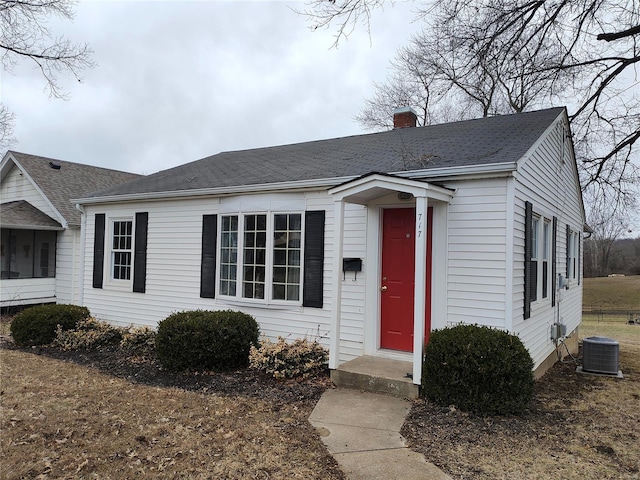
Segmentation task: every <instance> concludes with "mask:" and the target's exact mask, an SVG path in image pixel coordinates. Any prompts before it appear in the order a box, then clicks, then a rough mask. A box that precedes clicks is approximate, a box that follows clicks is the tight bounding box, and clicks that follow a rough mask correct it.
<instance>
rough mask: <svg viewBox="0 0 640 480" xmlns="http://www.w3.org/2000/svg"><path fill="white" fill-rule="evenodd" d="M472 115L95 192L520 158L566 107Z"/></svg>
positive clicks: (194, 166)
mask: <svg viewBox="0 0 640 480" xmlns="http://www.w3.org/2000/svg"><path fill="white" fill-rule="evenodd" d="M563 110H564V109H563V108H551V109H547V110H539V111H535V112H526V113H519V114H514V115H504V116H496V117H489V118H482V119H476V120H467V121H461V122H454V123H446V124H440V125H431V126H426V127H417V128H404V129H398V130H391V131H387V132H381V133H373V134H367V135H356V136H351V137H343V138H335V139H330V140H319V141H313V142H305V143H297V144H293V145H283V146H278V147H267V148H257V149H253V150H242V151H235V152H223V153H219V154H217V155H213V156H211V157H207V158H203V159H201V160H197V161H195V162H191V163H187V164H185V165H181V166H178V167H175V168H171V169H169V170H164V171H160V172H158V173H155V174H152V175H148V176H146V177H144V178H140V179H138V180H135V181H133V182H131V183H128V184H126V185H121V186H118V187H115V188H112V189H108V190H104V191H101V192H95V193H93V194H91V197H102V196H112V195H116V196H117V195H131V194H148V193H155V192H158V193H160V192H177V191H187V190H196V189H209V188H221V187H234V186H243V185H260V184H269V183H277V182H294V181H301V180H319V179H328V178H344V177H350V176H360V175H364V174H367V173H370V172H382V173H391V172H401V171H411V170H425V169H434V168H446V167H464V166H473V165H490V164H499V163H505V162H516V161H517V160H518V159H520V158H521V157H522V156H523V155H524V154H525V153H526V152H527V150H528V149H529V148H530V147H531V146H532V145H533V144H534V143H535V141H536V140H537V139H538V138H539V137H540V136H541V135H542V133H543V132H544V131H545V129H546V128H547V127H548V126H549V125H550V124H551V123H552V122H553V121H554V120H555V119H556V118H557V117H558V116H559V115H560V114H561V113H562V112H563Z"/></svg>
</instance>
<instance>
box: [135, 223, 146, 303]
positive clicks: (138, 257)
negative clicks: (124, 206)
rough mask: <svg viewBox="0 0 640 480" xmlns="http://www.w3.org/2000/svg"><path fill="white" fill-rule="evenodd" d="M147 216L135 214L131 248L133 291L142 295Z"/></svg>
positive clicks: (144, 280)
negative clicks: (133, 236) (134, 229)
mask: <svg viewBox="0 0 640 480" xmlns="http://www.w3.org/2000/svg"><path fill="white" fill-rule="evenodd" d="M148 225H149V214H148V213H147V212H137V213H136V231H135V238H134V248H133V291H134V292H138V293H144V292H145V289H146V283H147V227H148Z"/></svg>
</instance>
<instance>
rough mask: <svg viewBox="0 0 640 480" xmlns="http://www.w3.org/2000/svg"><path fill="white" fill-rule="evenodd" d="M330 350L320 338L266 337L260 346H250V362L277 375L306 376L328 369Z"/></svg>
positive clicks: (279, 376)
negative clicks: (273, 338) (311, 339)
mask: <svg viewBox="0 0 640 480" xmlns="http://www.w3.org/2000/svg"><path fill="white" fill-rule="evenodd" d="M328 361H329V351H328V350H327V349H325V348H324V347H323V346H322V345H320V344H319V343H318V342H317V341H313V342H310V341H309V340H307V339H306V338H298V339H296V340H294V341H293V342H290V343H289V342H287V341H286V340H285V339H284V338H283V337H278V341H277V342H275V343H274V342H272V341H270V340H269V339H264V340H262V341H261V342H260V347H259V348H257V347H256V346H255V345H252V346H251V350H250V351H249V366H250V367H251V368H255V369H257V370H260V371H262V372H265V373H268V374H269V375H273V376H274V377H275V378H278V379H283V378H294V377H302V378H307V377H310V376H312V375H316V374H318V373H319V372H321V371H322V370H324V369H325V367H326V365H327V362H328Z"/></svg>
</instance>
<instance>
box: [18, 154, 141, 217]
mask: <svg viewBox="0 0 640 480" xmlns="http://www.w3.org/2000/svg"><path fill="white" fill-rule="evenodd" d="M11 154H12V155H13V157H14V158H15V159H16V160H17V161H18V162H19V163H20V165H22V167H23V168H24V169H25V170H26V172H27V174H28V175H29V176H30V177H31V178H32V179H33V180H34V182H36V184H37V185H38V186H39V187H40V189H41V190H42V192H43V193H44V194H45V196H46V197H47V198H48V199H49V201H50V202H51V203H52V204H53V206H54V207H55V208H56V209H57V210H58V211H59V212H60V214H61V215H62V216H63V217H64V218H65V220H66V221H67V223H68V224H69V225H76V226H77V225H80V212H79V211H78V210H77V209H76V208H75V205H74V204H73V203H71V201H70V200H71V199H72V198H79V197H82V196H85V195H88V194H90V193H91V192H94V191H96V190H104V189H105V188H111V187H114V186H116V185H121V184H123V183H125V182H129V181H131V180H135V179H137V178H140V177H141V175H136V174H133V173H127V172H121V171H118V170H110V169H108V168H100V167H94V166H91V165H83V164H81V163H73V162H65V161H63V160H57V159H52V158H47V157H39V156H36V155H29V154H26V153H20V152H13V151H12V152H11ZM50 162H51V163H53V164H54V165H59V166H60V168H59V169H55V168H51V166H50V165H49V163H50Z"/></svg>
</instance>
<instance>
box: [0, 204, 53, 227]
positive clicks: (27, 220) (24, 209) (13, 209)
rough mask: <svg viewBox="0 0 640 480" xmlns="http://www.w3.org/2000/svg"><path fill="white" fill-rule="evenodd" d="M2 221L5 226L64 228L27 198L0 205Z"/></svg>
mask: <svg viewBox="0 0 640 480" xmlns="http://www.w3.org/2000/svg"><path fill="white" fill-rule="evenodd" d="M0 223H1V224H2V227H3V228H22V229H24V228H29V229H33V230H62V225H60V223H59V222H56V221H55V220H54V219H53V218H51V217H50V216H49V215H46V214H44V213H43V212H41V211H40V210H38V209H37V208H36V207H34V206H33V205H31V204H30V203H29V202H27V201H25V200H17V201H15V202H7V203H3V204H2V205H0Z"/></svg>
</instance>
